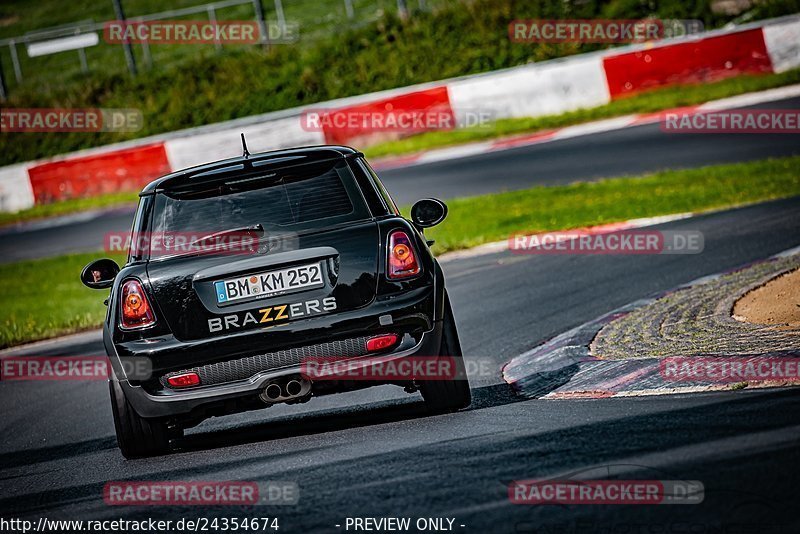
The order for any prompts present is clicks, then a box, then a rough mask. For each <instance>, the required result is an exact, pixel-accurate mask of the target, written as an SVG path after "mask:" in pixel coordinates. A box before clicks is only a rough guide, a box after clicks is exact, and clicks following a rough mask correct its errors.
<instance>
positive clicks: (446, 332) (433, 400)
mask: <svg viewBox="0 0 800 534" xmlns="http://www.w3.org/2000/svg"><path fill="white" fill-rule="evenodd" d="M444 298H445V301H444V317H443V318H442V342H441V345H440V347H439V356H452V357H453V359H454V360H455V365H456V377H457V378H456V379H455V380H425V381H422V384H421V385H420V392H421V393H422V398H423V399H424V400H425V405H426V407H427V408H428V411H429V412H431V413H447V412H455V411H457V410H460V409H461V408H466V407H467V406H469V403H470V402H471V401H472V394H471V393H470V389H469V382H468V381H467V372H466V368H465V366H464V357H463V355H462V354H461V343H460V342H459V340H458V331H457V330H456V322H455V320H454V319H453V310H452V308H451V307H450V299H449V298H448V296H447V293H445V297H444Z"/></svg>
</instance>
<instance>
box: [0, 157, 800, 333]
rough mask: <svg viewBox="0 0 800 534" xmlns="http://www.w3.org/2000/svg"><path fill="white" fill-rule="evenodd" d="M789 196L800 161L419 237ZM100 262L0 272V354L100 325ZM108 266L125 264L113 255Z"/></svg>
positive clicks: (524, 200)
mask: <svg viewBox="0 0 800 534" xmlns="http://www.w3.org/2000/svg"><path fill="white" fill-rule="evenodd" d="M794 195H800V157H793V158H783V159H774V160H765V161H758V162H753V163H743V164H735V165H718V166H713V167H705V168H701V169H693V170H681V171H667V172H662V173H658V174H652V175H648V176H644V177H632V178H615V179H609V180H603V181H600V182H594V183H580V184H573V185H568V186H558V187H536V188H533V189H526V190H524V191H515V192H509V193H499V194H494V195H486V196H480V197H473V198H463V199H457V200H453V201H451V202H448V204H449V207H450V215H449V216H448V218H447V220H446V221H445V222H444V223H443V224H442V225H441V226H438V227H436V228H431V229H430V230H428V231H427V232H426V233H427V235H428V236H429V237H430V238H432V239H435V240H436V245H435V246H434V251H435V252H437V253H442V252H444V251H448V250H455V249H460V248H467V247H471V246H475V245H479V244H481V243H486V242H490V241H497V240H500V239H505V238H507V237H508V236H509V234H511V233H512V232H520V231H532V232H533V231H546V230H559V229H568V228H578V227H583V226H589V225H594V224H602V223H607V222H613V221H621V220H626V219H631V218H636V217H649V216H655V215H665V214H669V213H678V212H685V211H702V210H708V209H713V208H722V207H725V206H733V205H738V204H743V203H748V202H756V201H761V200H768V199H774V198H780V197H789V196H794ZM408 211H409V210H408V208H404V209H403V212H404V213H406V214H408ZM101 256H102V253H96V254H74V255H68V256H60V257H56V258H48V259H43V260H35V261H25V262H19V263H13V264H8V265H0V324H1V325H2V326H3V328H2V330H0V347H6V346H10V345H16V344H20V343H25V342H29V341H35V340H37V339H43V338H47V337H53V336H56V335H60V334H66V333H71V332H76V331H79V330H83V329H86V328H90V327H93V326H98V325H100V324H101V322H102V320H103V317H104V316H105V310H106V308H105V306H103V305H102V300H103V299H104V298H105V296H106V294H107V293H106V292H104V291H92V290H90V289H87V288H85V287H84V286H83V285H82V284H81V283H80V281H79V280H78V275H79V273H80V271H81V269H82V268H83V266H84V265H86V264H87V263H88V262H89V261H91V260H92V259H95V258H98V257H101ZM111 257H112V258H114V259H115V260H116V261H117V262H119V263H122V262H123V261H124V258H123V257H122V256H121V255H116V256H111Z"/></svg>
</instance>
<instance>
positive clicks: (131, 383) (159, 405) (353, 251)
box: [104, 146, 445, 425]
mask: <svg viewBox="0 0 800 534" xmlns="http://www.w3.org/2000/svg"><path fill="white" fill-rule="evenodd" d="M296 168H299V169H301V171H297V172H298V173H302V172H306V170H309V173H310V175H312V174H313V175H314V176H316V174H315V173H317V174H319V173H321V174H320V176H327V177H334V178H335V176H337V175H338V176H339V177H342V183H343V184H344V185H343V188H339V189H337V193H336V194H337V195H339V196H338V197H336V199H334V200H335V203H336V204H335V206H334V211H335V215H334V216H332V217H331V218H330V223H328V219H325V218H322V219H320V220H321V221H323V223H324V224H323V223H318V222H316V220H315V219H314V218H313V217H315V216H317V215H318V213H312V215H311V216H310V217H308V218H307V219H303V217H302V214H303V213H304V212H303V209H304V207H303V202H306V203H309V202H310V203H314V202H316V204H312V205H311V208H309V209H311V210H312V211H313V209H317V207H316V206H318V205H322V208H319V209H328V207H327V206H328V205H331V204H334V201H331V200H328V198H329V197H324V198H323V197H322V196H320V194H317V193H316V192H315V191H317V190H311V191H312V193H308V192H302V191H301V193H302V195H300V200H298V201H294V200H293V199H292V198H291V195H292V194H293V190H292V187H294V185H293V184H301V185H302V184H306V183H313V180H314V179H316V178H310V179H307V178H305V177H300V178H297V181H296V182H293V181H292V180H293V179H294V178H293V177H294V173H295V171H294V170H293V169H296ZM287 169H288V170H287ZM311 171H314V172H313V173H312V172H311ZM264 173H267V174H266V175H265V174H264ZM282 173H283V174H282ZM284 175H285V176H289V178H284ZM264 176H266V178H265V177H264ZM274 176H280V177H281V178H280V180H281V184H282V185H281V187H280V188H278V187H275V188H274V189H275V190H276V191H280V190H285V194H284V196H283V197H279V195H278V194H275V195H273V196H274V197H275V204H274V205H275V206H281V207H283V206H288V208H286V209H289V210H291V212H292V214H293V217H294V218H293V219H292V220H293V221H295V222H296V221H300V222H299V223H297V224H295V225H294V226H293V227H291V228H289V229H288V230H287V229H286V228H284V227H281V226H280V225H275V226H274V227H270V228H271V230H270V231H269V234H270V238H275V240H276V241H275V242H276V243H278V245H279V246H275V247H272V246H267V247H266V248H259V249H258V251H257V252H255V253H250V254H244V255H233V256H232V255H229V254H164V255H161V256H158V257H155V256H152V254H151V253H149V252H148V251H144V250H142V249H141V248H140V247H138V246H134V247H132V249H131V252H130V254H129V259H128V263H127V265H126V266H125V267H123V268H122V269H121V271H120V272H119V274H118V275H117V276H116V278H115V279H114V282H113V285H112V287H111V294H110V297H109V307H108V314H107V317H106V322H105V325H104V343H105V347H106V351H107V353H108V355H109V357H110V358H111V362H112V367H113V369H114V372H115V375H116V378H117V379H118V380H119V383H120V386H121V387H122V389H123V391H124V393H125V396H126V397H127V398H128V400H129V401H130V403H131V405H132V406H133V407H134V409H135V410H136V412H138V414H139V415H140V416H142V417H148V418H152V417H171V418H176V419H177V420H180V421H182V424H184V425H187V424H191V422H193V421H199V420H202V419H203V418H205V417H208V416H211V415H218V414H223V413H233V412H235V411H241V410H246V409H250V408H254V407H259V406H260V407H263V403H260V404H259V403H258V402H257V401H256V399H257V398H258V397H257V396H258V394H259V393H260V392H261V391H263V389H264V387H265V384H266V383H267V382H268V381H269V380H272V379H275V378H277V377H283V376H296V375H297V374H298V373H299V361H298V360H297V358H298V355H300V354H303V350H305V349H308V350H312V351H318V352H319V351H322V352H325V351H328V352H330V351H336V350H355V352H353V353H352V354H349V355H348V354H341V355H340V356H352V357H353V358H359V357H362V356H364V354H363V353H362V352H363V351H360V349H359V347H361V346H362V345H363V342H362V341H361V340H362V339H365V338H366V337H369V336H375V335H380V334H386V333H395V334H398V335H399V336H400V338H401V341H400V342H399V343H398V344H397V346H395V347H393V348H392V349H391V350H390V351H389V352H388V353H387V354H386V356H388V357H390V358H391V357H398V358H400V357H406V356H410V355H425V356H433V355H436V354H437V351H438V349H439V346H440V343H441V339H442V327H441V320H442V316H443V309H444V300H445V298H444V295H445V293H444V292H445V289H444V277H443V275H442V271H441V269H440V267H439V265H438V263H437V262H436V260H435V259H434V257H433V255H432V254H431V252H430V250H429V248H428V244H427V242H426V240H425V237H424V236H423V234H422V231H421V229H420V228H417V227H416V226H415V225H414V224H412V223H411V222H410V221H408V220H406V219H405V218H403V217H402V216H400V214H399V212H398V210H397V208H396V206H395V205H394V203H393V202H392V200H391V198H390V197H389V195H388V193H386V191H385V189H384V188H383V186H382V185H381V184H380V181H379V180H378V178H377V176H376V175H375V174H374V172H372V170H371V169H370V168H369V165H368V164H367V163H366V161H365V160H364V159H363V155H362V154H360V153H359V152H357V151H355V150H353V149H351V148H347V147H329V146H325V147H308V148H302V149H292V150H284V151H276V152H271V153H266V154H257V155H250V156H246V157H241V158H233V159H230V160H225V161H222V162H217V163H213V164H209V165H203V166H200V167H195V168H193V169H187V170H184V171H179V172H176V173H173V174H170V175H167V176H165V177H162V178H159V179H157V180H155V181H153V182H152V183H150V184H149V185H148V186H146V187H145V188H144V190H143V191H142V193H141V195H140V197H141V199H140V205H139V209H138V210H137V214H136V217H135V221H134V228H133V235H134V236H136V235H137V233H138V234H148V233H150V234H153V233H154V232H155V231H163V230H164V228H167V227H168V226H169V225H170V224H177V223H176V221H178V220H179V219H180V218H181V217H183V216H184V215H185V216H186V217H194V218H195V219H196V220H199V221H200V222H201V223H202V224H206V223H208V220H209V219H213V217H207V216H205V213H204V212H203V211H202V209H200V210H196V209H194V208H192V209H185V210H183V211H181V209H177V208H176V205H177V207H178V208H181V207H183V206H184V205H187V206H192V205H193V204H191V203H190V202H186V199H190V200H191V201H195V200H197V199H200V201H199V202H197V205H199V206H201V207H204V208H203V209H205V207H206V205H207V204H208V205H210V206H211V207H212V208H213V209H216V205H214V204H213V203H212V202H210V201H209V202H205V199H206V198H210V199H215V200H216V199H217V197H215V196H214V195H217V194H228V195H230V197H225V199H226V200H228V199H231V198H232V199H235V200H236V202H235V203H234V202H231V206H233V208H231V209H234V210H237V209H239V207H240V206H241V205H242V204H247V202H249V200H248V196H247V195H248V194H250V193H249V192H250V191H258V192H259V193H261V191H262V190H261V189H259V187H255V186H251V185H249V184H248V183H247V181H248V180H252V181H253V182H254V183H258V184H260V183H261V181H262V180H267V181H268V180H275V179H276V178H274ZM251 177H252V178H251ZM326 179H327V178H326ZM332 179H333V178H332ZM240 183H244V184H245V185H244V186H241V185H239V184H240ZM284 185H285V186H284ZM251 187H252V189H250V188H251ZM226 188H228V189H229V190H228V189H226ZM238 188H240V189H238ZM296 189H297V188H296ZM297 190H299V189H297ZM198 191H200V193H197V192H198ZM204 191H208V192H207V193H206V192H204ZM219 191H223V193H219ZM269 192H270V194H271V193H272V190H269ZM236 195H239V196H236ZM347 198H349V202H350V203H351V204H352V206H344V207H342V205H343V204H345V200H346V199H347ZM326 201H327V202H328V204H325V202H326ZM181 202H183V204H181ZM223 208H224V209H228V207H227V206H223ZM350 208H352V209H350ZM258 209H260V207H259V208H258ZM348 209H350V211H348ZM337 210H338V211H337ZM241 211H242V212H244V211H245V210H241ZM184 212H185V214H184ZM198 212H199V213H200V215H201V216H199V217H197V215H198ZM165 213H166V215H164V214H165ZM270 213H271V212H267V211H265V215H264V217H266V218H269V216H270ZM298 214H299V216H298ZM234 215H235V213H234ZM224 217H226V218H230V217H228V215H227V214H225V215H224ZM226 220H227V219H226ZM237 220H238V219H237ZM258 222H259V223H260V222H261V221H258ZM242 223H244V224H252V221H247V220H243V221H242ZM159 225H161V226H160V227H159ZM267 226H269V225H267ZM275 228H277V230H275ZM397 230H401V231H402V232H404V233H405V234H406V235H407V236H408V238H409V239H410V242H411V246H412V248H413V251H414V252H415V255H416V258H417V261H418V263H419V269H418V272H416V273H415V274H414V275H413V276H409V277H407V278H404V279H401V280H395V279H391V278H389V277H388V276H387V268H388V266H387V262H388V240H389V236H390V235H391V234H392V233H393V232H395V231H397ZM286 243H289V246H286ZM302 265H313V266H318V267H319V270H320V272H319V275H320V278H321V279H320V280H318V281H317V282H315V284H314V285H313V286H309V287H308V288H305V289H301V290H298V291H284V292H281V293H278V294H267V295H266V296H265V297H262V295H257V294H253V295H250V296H247V297H244V298H240V299H239V300H236V301H232V302H230V301H222V302H220V300H219V298H218V296H217V289H218V288H219V287H220V286H217V285H216V284H218V283H223V281H225V280H231V279H237V277H243V278H248V277H251V278H249V279H250V280H254V279H255V278H252V277H256V276H257V275H258V274H260V273H265V272H272V271H275V270H280V269H283V268H287V267H292V266H302ZM313 272H314V275H315V276H316V275H317V271H316V267H315V268H314V270H313ZM128 280H138V281H139V282H140V283H141V286H142V288H143V290H144V293H145V294H146V295H147V298H148V301H149V303H150V305H151V306H152V312H153V314H154V315H155V324H153V325H152V326H150V327H146V328H142V329H125V328H123V327H122V319H121V317H122V316H121V313H122V312H121V302H120V292H121V288H122V286H123V284H125V282H127V281H128ZM231 283H232V284H234V286H235V285H236V284H235V283H233V282H231ZM240 284H244V282H240ZM221 296H225V295H221ZM348 347H349V348H348ZM353 347H356V349H353ZM306 352H307V351H306ZM139 360H144V361H147V362H148V363H149V366H148V368H149V372H148V373H147V374H146V375H142V376H140V375H139V374H137V373H135V372H131V369H132V368H136V367H132V366H130V365H124V364H123V362H127V363H130V362H131V361H133V362H136V361H139ZM264 362H267V363H268V365H266V367H265V368H261V367H259V365H262V366H263V365H264ZM187 370H193V371H197V370H199V372H200V373H201V375H202V373H205V375H204V376H206V378H205V379H204V380H208V381H210V382H213V383H211V384H208V383H202V384H200V385H198V386H197V387H193V388H187V389H174V388H171V387H170V386H169V385H168V384H167V382H166V379H167V378H168V377H169V376H172V375H174V374H176V373H181V372H185V371H187ZM251 371H253V372H252V373H251ZM226 373H228V374H226ZM248 374H249V376H248ZM226 377H227V378H226ZM374 384H375V383H370V384H368V385H374ZM364 385H366V384H357V385H354V384H335V383H331V384H325V385H324V386H323V387H320V388H318V389H317V390H315V394H322V393H326V392H331V391H340V390H346V389H351V388H354V387H363V386H364Z"/></svg>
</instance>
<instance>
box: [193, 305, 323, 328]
mask: <svg viewBox="0 0 800 534" xmlns="http://www.w3.org/2000/svg"><path fill="white" fill-rule="evenodd" d="M335 309H336V298H335V297H325V298H324V299H312V300H306V301H305V302H295V303H293V304H276V305H275V306H267V307H265V308H260V309H258V310H253V311H247V312H243V313H232V314H230V315H223V316H222V317H214V318H212V319H209V320H208V331H209V332H220V331H222V330H237V329H240V328H245V327H246V326H248V325H257V324H265V325H271V324H275V323H284V322H287V321H293V320H295V319H300V318H302V317H312V316H315V315H323V314H326V313H330V312H332V311H333V310H335Z"/></svg>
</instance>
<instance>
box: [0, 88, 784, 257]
mask: <svg viewBox="0 0 800 534" xmlns="http://www.w3.org/2000/svg"><path fill="white" fill-rule="evenodd" d="M752 108H766V109H798V108H800V98H791V99H784V100H776V101H773V102H767V103H764V104H760V105H758V106H752ZM797 154H800V143H798V142H797V136H796V135H787V134H757V135H753V134H722V135H708V134H674V133H665V132H662V131H661V129H660V126H659V124H648V125H643V126H636V127H632V128H626V129H623V130H617V131H611V132H604V133H596V134H592V135H588V136H583V137H577V138H571V139H563V140H560V141H553V142H550V143H544V144H539V145H531V146H523V147H517V148H512V149H509V150H504V151H501V152H492V153H487V154H482V155H478V156H470V157H466V158H460V159H453V160H448V161H441V162H433V163H428V164H424V165H416V166H412V167H408V168H397V169H391V170H385V171H383V172H380V175H381V178H382V180H383V181H384V183H385V184H386V186H387V187H388V188H389V190H390V192H391V193H392V195H393V196H394V198H395V200H396V201H397V202H398V204H401V205H406V204H411V203H413V202H414V201H416V200H418V199H420V198H425V197H431V196H432V197H438V198H442V199H448V198H454V197H462V196H471V195H478V194H485V193H494V192H498V191H506V190H514V189H522V188H528V187H532V186H535V185H558V184H568V183H571V182H574V181H588V180H597V179H600V178H607V177H611V176H622V175H637V174H641V173H645V172H653V171H658V170H663V169H680V168H691V167H699V166H703V165H713V164H720V163H734V162H742V161H750V160H755V159H763V158H767V157H781V156H790V155H797ZM132 219H133V212H132V211H131V210H130V209H122V210H115V211H112V212H100V213H96V214H81V215H80V216H78V217H70V218H69V219H68V222H66V223H65V224H61V225H59V226H52V222H44V223H42V222H37V223H28V224H25V225H23V226H21V227H18V228H13V227H12V228H6V229H0V262H10V261H17V260H21V259H31V258H38V257H44V256H52V255H58V254H65V253H68V252H82V251H94V250H98V249H101V248H103V236H104V235H105V234H106V233H107V232H112V231H127V230H129V229H130V226H131V220H132Z"/></svg>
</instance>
